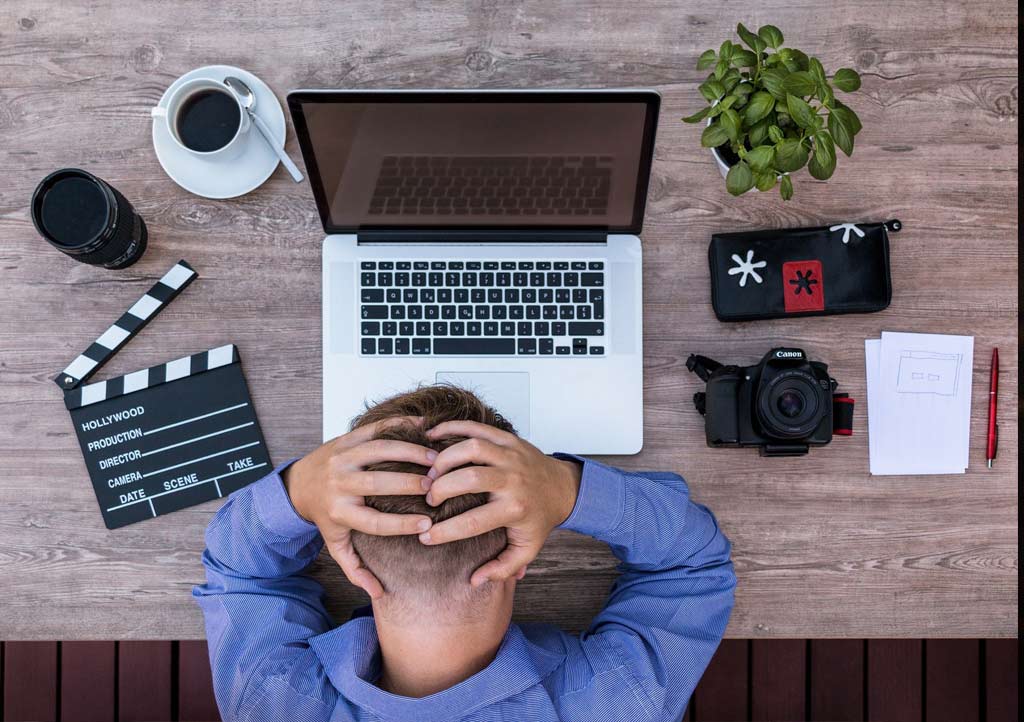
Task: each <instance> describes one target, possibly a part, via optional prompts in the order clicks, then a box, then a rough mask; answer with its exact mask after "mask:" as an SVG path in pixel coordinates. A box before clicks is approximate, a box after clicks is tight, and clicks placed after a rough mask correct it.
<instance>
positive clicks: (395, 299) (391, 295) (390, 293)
mask: <svg viewBox="0 0 1024 722" xmlns="http://www.w3.org/2000/svg"><path fill="white" fill-rule="evenodd" d="M387 299H388V303H401V302H402V292H401V291H400V290H398V289H397V288H389V289H388V290H387Z"/></svg>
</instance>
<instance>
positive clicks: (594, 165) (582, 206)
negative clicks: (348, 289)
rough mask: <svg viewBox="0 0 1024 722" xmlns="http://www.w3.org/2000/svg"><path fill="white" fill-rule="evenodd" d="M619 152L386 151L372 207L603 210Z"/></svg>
mask: <svg viewBox="0 0 1024 722" xmlns="http://www.w3.org/2000/svg"><path fill="white" fill-rule="evenodd" d="M613 161H614V159H613V158H612V157H611V156H589V155H584V156H580V155H571V156H497V157H483V156H423V155H420V156H410V155H406V156H386V157H385V158H384V159H383V161H382V163H381V168H380V174H379V175H378V177H377V184H376V186H375V187H374V191H373V196H372V198H371V199H370V208H369V212H370V214H371V215H456V216H458V215H483V216H590V215H593V216H603V215H605V214H607V213H608V195H609V192H610V190H611V174H612V164H613Z"/></svg>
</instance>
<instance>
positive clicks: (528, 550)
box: [420, 421, 581, 586]
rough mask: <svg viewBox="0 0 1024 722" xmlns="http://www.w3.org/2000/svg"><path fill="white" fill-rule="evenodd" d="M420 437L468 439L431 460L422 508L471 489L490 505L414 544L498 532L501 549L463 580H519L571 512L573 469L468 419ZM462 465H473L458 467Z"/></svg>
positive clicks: (575, 488) (576, 479) (576, 472)
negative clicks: (504, 539) (502, 537)
mask: <svg viewBox="0 0 1024 722" xmlns="http://www.w3.org/2000/svg"><path fill="white" fill-rule="evenodd" d="M427 435H428V436H429V437H430V438H431V439H440V438H443V437H446V436H466V437H469V438H467V439H466V440H465V441H460V442H459V443H457V444H454V445H453V446H450V447H448V448H447V449H445V450H444V451H442V452H441V453H440V454H439V455H438V457H437V460H436V461H434V465H433V467H432V468H431V469H430V471H429V472H427V475H428V476H429V477H430V478H431V479H434V482H433V484H432V485H431V487H430V491H429V493H428V494H427V503H428V504H431V505H433V506H436V505H438V504H440V503H441V502H442V501H444V500H445V499H450V498H451V497H454V496H460V495H461V494H469V493H473V492H488V493H489V494H490V500H489V501H488V502H487V503H486V504H484V505H482V506H478V507H476V508H475V509H470V510H469V511H467V512H464V513H462V514H459V515H458V516H455V517H452V518H451V519H448V520H446V521H442V522H440V523H438V524H436V525H435V526H434V527H433V528H432V529H431V530H430V531H428V532H424V533H423V534H420V541H421V542H423V543H424V544H443V543H445V542H450V541H455V540H456V539H466V538H468V537H473V536H477V535H478V534H483V533H484V532H487V531H490V530H492V529H497V528H499V527H506V529H507V532H508V546H507V547H505V550H504V551H502V552H501V554H499V555H498V557H497V558H496V559H493V560H492V561H489V562H487V563H486V564H484V565H483V566H481V567H480V568H479V569H477V570H476V571H475V572H473V577H472V578H471V579H470V582H471V583H472V584H473V586H479V585H481V584H483V583H485V582H488V581H500V580H504V579H508V578H509V577H512V576H521V574H522V572H523V571H525V569H526V565H527V564H529V563H530V562H532V561H533V560H534V559H536V558H537V554H539V553H540V550H541V547H542V546H544V542H545V541H546V540H547V538H548V534H550V533H551V530H552V529H554V528H555V527H556V526H558V525H559V524H561V523H562V522H563V521H565V520H566V519H567V518H568V517H569V514H571V513H572V509H573V507H574V506H575V504H576V495H577V494H578V493H579V489H580V473H581V472H580V467H579V465H578V464H575V463H573V462H571V461H563V460H561V459H555V458H553V457H550V456H545V455H544V454H543V453H542V452H541V451H540V450H539V449H537V448H536V447H535V446H533V445H531V444H529V443H527V442H526V441H524V440H522V439H520V438H519V437H518V436H516V435H515V434H510V433H508V432H505V431H502V430H500V429H496V428H494V427H493V426H488V425H486V424H480V423H476V422H474V421H446V422H444V423H442V424H438V425H437V426H436V427H435V428H433V429H431V430H430V431H428V432H427ZM466 464H477V465H478V466H470V467H467V468H464V469H460V468H459V467H461V466H465V465H466ZM453 469H454V471H453Z"/></svg>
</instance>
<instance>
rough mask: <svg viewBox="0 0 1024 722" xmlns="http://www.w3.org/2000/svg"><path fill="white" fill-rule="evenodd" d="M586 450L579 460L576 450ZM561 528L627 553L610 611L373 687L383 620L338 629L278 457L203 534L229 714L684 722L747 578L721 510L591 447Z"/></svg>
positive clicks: (221, 701) (519, 634)
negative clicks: (425, 680) (468, 669)
mask: <svg viewBox="0 0 1024 722" xmlns="http://www.w3.org/2000/svg"><path fill="white" fill-rule="evenodd" d="M564 458H576V457H568V456H566V457H564ZM576 460H577V461H579V462H581V463H582V464H583V475H582V481H581V483H580V492H579V496H578V498H577V501H576V506H575V508H574V509H573V512H572V514H571V515H570V516H569V518H568V519H567V520H566V521H565V523H564V524H562V528H565V529H571V530H573V531H576V532H579V533H581V534H588V535H590V536H592V537H594V538H595V539H599V540H601V541H603V542H605V543H606V544H608V545H609V546H610V547H611V549H612V551H613V552H614V554H615V556H616V557H618V558H619V560H620V561H621V562H622V563H621V565H620V567H619V570H620V572H621V574H620V576H619V577H618V579H617V580H616V581H615V583H614V585H613V586H612V590H611V593H610V594H609V597H608V601H607V603H606V604H605V606H604V609H602V610H601V612H600V613H599V614H598V615H597V617H596V618H595V619H594V620H593V621H592V622H591V624H590V626H589V627H588V628H587V630H586V631H585V632H583V633H582V634H581V635H579V636H572V635H569V634H566V633H564V632H562V631H560V630H558V629H556V628H555V627H552V626H550V625H544V624H512V625H510V626H509V629H508V632H507V633H506V634H505V638H504V640H503V641H502V643H501V646H500V648H499V649H498V653H497V656H496V657H495V659H494V661H493V662H491V664H490V665H488V666H487V667H486V668H485V669H483V670H482V671H480V672H478V673H477V674H474V675H473V676H472V677H470V678H468V679H466V680H464V681H463V682H460V683H459V684H457V685H455V686H454V687H451V688H449V689H446V690H444V691H442V692H438V693H436V694H432V695H430V696H429V697H423V698H419V699H415V698H411V697H400V696H397V695H393V694H390V693H388V692H385V691H384V690H382V689H380V688H379V687H377V686H376V685H375V684H374V682H375V681H376V679H377V677H378V675H379V671H380V650H379V645H378V642H377V633H376V628H375V626H374V622H373V617H372V616H363V617H359V618H355V619H352V620H351V621H349V622H346V623H345V624H342V625H341V626H335V624H334V623H333V622H332V620H331V619H330V618H329V617H328V615H327V612H326V610H325V609H324V605H323V589H322V588H321V586H320V585H319V584H318V583H317V582H315V581H313V580H312V579H310V578H309V577H306V576H303V575H302V574H301V572H302V571H303V570H304V569H305V568H306V567H307V566H309V564H311V563H312V562H313V560H314V559H315V558H316V556H317V554H318V553H319V551H320V548H321V546H322V545H323V542H322V539H321V538H320V535H319V534H318V532H317V529H316V527H315V526H313V525H312V524H309V523H308V522H306V521H305V520H303V519H302V518H301V517H299V516H298V515H297V514H296V513H295V511H294V509H293V508H292V506H291V503H290V501H289V499H288V495H287V492H286V491H285V489H284V486H283V484H282V482H281V477H280V469H278V470H277V471H275V472H274V473H272V474H269V475H268V476H266V477H265V478H263V479H262V480H260V481H258V482H256V483H255V484H252V485H250V486H248V487H246V488H244V489H242V490H240V491H237V492H235V493H234V494H232V495H231V497H230V499H229V500H228V501H227V503H226V504H225V505H224V506H223V507H222V508H221V510H220V511H219V512H218V513H217V515H216V516H215V517H214V519H213V521H212V522H211V523H210V527H209V529H208V530H207V532H206V544H207V549H206V551H205V553H204V554H203V564H204V565H205V567H206V580H207V581H206V584H204V585H201V586H197V587H195V589H194V591H193V595H194V596H195V598H196V599H197V600H198V602H199V605H200V607H202V610H203V614H204V615H205V617H206V634H207V639H208V641H209V647H210V662H211V666H212V668H213V682H214V689H215V691H216V695H217V703H218V705H219V706H220V710H221V714H222V715H223V716H224V719H226V720H266V721H267V722H271V721H276V720H283V719H289V720H296V721H298V722H313V721H314V720H403V721H404V720H411V721H415V722H444V721H445V720H473V721H480V722H482V721H484V720H516V721H517V722H518V721H520V720H531V721H532V720H585V721H586V722H593V721H594V720H672V721H673V722H674V721H675V720H678V719H679V718H680V717H681V716H682V714H683V711H684V710H685V708H686V704H687V701H688V700H689V698H690V695H691V693H692V692H693V689H694V687H696V685H697V681H698V680H699V679H700V677H701V675H702V674H703V673H704V669H705V668H706V667H707V665H708V662H709V661H710V660H711V656H712V654H714V652H715V649H716V648H717V646H718V643H719V641H720V640H721V638H722V634H723V633H724V632H725V626H726V623H727V622H728V621H729V613H730V611H731V610H732V605H733V590H734V588H735V586H736V577H735V575H734V574H733V568H732V563H731V562H730V561H729V541H728V540H727V539H726V538H725V535H723V534H722V532H721V530H720V529H719V528H718V524H717V522H716V521H715V517H714V516H713V515H712V514H711V512H710V511H708V510H707V509H706V508H705V507H703V506H701V505H699V504H695V503H693V502H692V501H690V499H689V490H688V488H687V486H686V482H685V481H683V479H682V478H681V477H679V476H678V475H676V474H670V473H641V472H626V471H621V470H619V469H614V468H612V467H609V466H605V465H603V464H599V463H597V462H595V461H591V460H588V459H576Z"/></svg>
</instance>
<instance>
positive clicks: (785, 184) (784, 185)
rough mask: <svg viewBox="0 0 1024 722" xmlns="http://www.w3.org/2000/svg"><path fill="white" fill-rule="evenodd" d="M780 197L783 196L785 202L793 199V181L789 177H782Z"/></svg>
mask: <svg viewBox="0 0 1024 722" xmlns="http://www.w3.org/2000/svg"><path fill="white" fill-rule="evenodd" d="M779 195H781V196H782V200H784V201H788V200H789V199H790V198H792V197H793V179H792V178H790V177H789V176H788V175H784V176H782V182H781V183H780V184H779Z"/></svg>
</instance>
